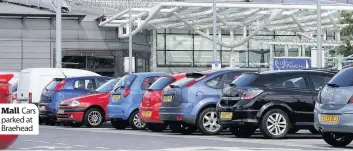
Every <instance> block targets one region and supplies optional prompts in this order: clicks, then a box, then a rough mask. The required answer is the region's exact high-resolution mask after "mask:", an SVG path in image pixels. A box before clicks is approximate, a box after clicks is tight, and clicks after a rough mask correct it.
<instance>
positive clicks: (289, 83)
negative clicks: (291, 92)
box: [272, 76, 308, 89]
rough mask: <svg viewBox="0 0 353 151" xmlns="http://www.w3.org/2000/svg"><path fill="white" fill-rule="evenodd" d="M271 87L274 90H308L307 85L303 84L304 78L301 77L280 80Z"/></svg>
mask: <svg viewBox="0 0 353 151" xmlns="http://www.w3.org/2000/svg"><path fill="white" fill-rule="evenodd" d="M272 87H275V88H291V89H293V88H296V89H308V85H307V84H306V82H305V78H304V77H302V76H299V77H294V78H293V77H292V78H289V79H285V80H282V81H280V82H278V83H276V84H274V85H273V86H272Z"/></svg>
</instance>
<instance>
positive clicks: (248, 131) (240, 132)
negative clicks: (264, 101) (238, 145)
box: [229, 127, 256, 138]
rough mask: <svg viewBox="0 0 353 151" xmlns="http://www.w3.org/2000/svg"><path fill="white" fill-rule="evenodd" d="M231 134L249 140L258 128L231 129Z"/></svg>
mask: <svg viewBox="0 0 353 151" xmlns="http://www.w3.org/2000/svg"><path fill="white" fill-rule="evenodd" d="M229 130H230V132H232V134H233V135H235V136H236V137H239V138H248V137H250V136H251V135H253V134H254V133H255V131H256V127H229Z"/></svg>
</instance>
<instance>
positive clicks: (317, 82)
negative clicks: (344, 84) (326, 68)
mask: <svg viewBox="0 0 353 151" xmlns="http://www.w3.org/2000/svg"><path fill="white" fill-rule="evenodd" d="M310 78H311V81H313V85H314V89H315V90H318V91H319V90H320V89H322V88H324V87H325V85H326V84H327V83H328V82H329V81H330V80H331V78H332V77H330V76H327V75H310Z"/></svg>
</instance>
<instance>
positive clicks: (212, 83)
mask: <svg viewBox="0 0 353 151" xmlns="http://www.w3.org/2000/svg"><path fill="white" fill-rule="evenodd" d="M223 76H224V74H221V75H218V76H216V77H213V78H212V79H210V80H208V81H206V82H205V85H206V86H208V87H210V88H215V89H220V88H223V87H224V86H223V85H222V84H223V81H222V80H223Z"/></svg>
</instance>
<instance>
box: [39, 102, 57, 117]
mask: <svg viewBox="0 0 353 151" xmlns="http://www.w3.org/2000/svg"><path fill="white" fill-rule="evenodd" d="M42 106H45V109H44V110H41V107H42ZM48 106H49V103H40V104H39V105H38V108H39V117H40V118H55V119H56V112H53V111H52V110H50V108H48Z"/></svg>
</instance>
